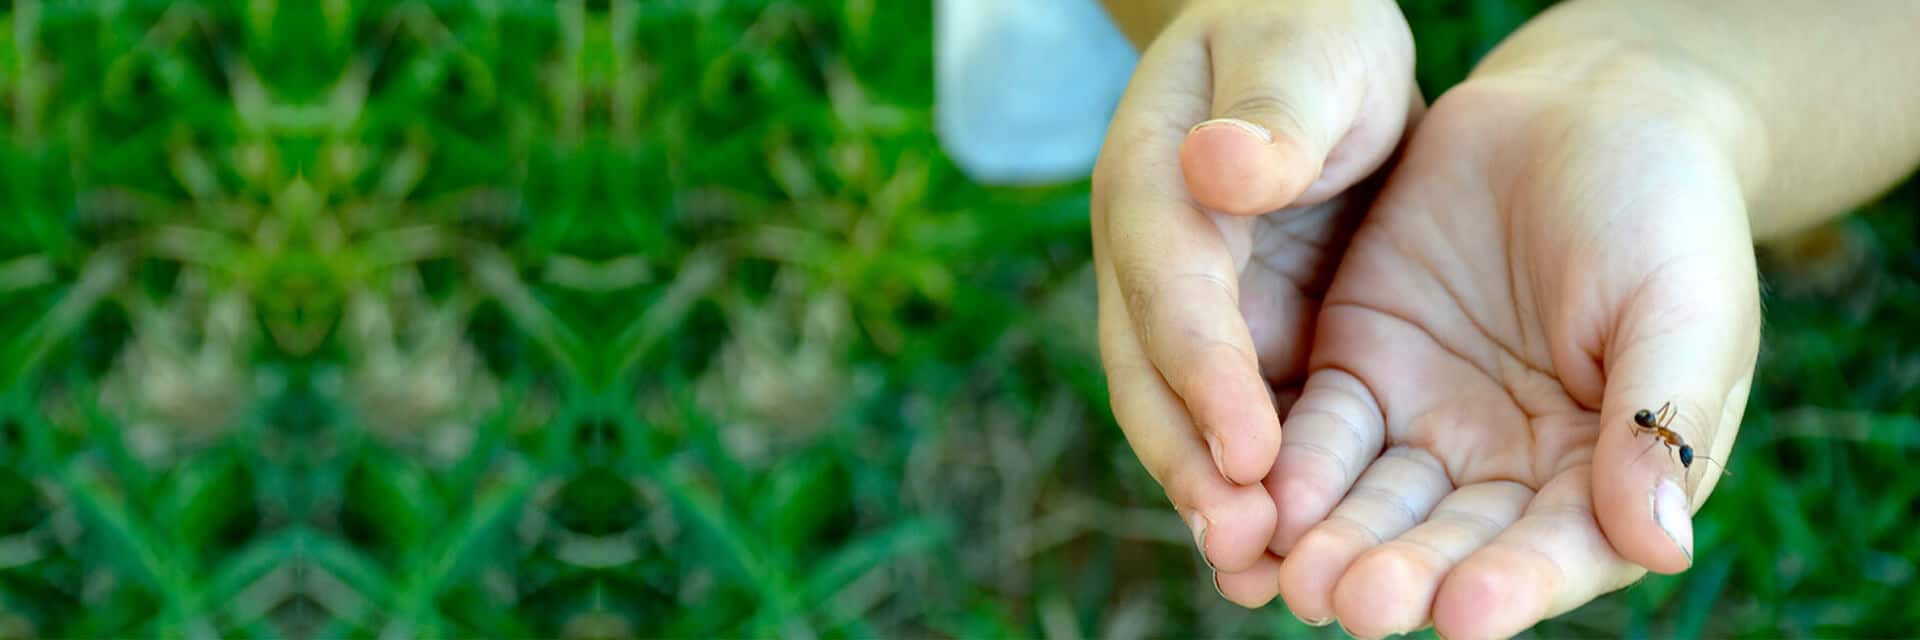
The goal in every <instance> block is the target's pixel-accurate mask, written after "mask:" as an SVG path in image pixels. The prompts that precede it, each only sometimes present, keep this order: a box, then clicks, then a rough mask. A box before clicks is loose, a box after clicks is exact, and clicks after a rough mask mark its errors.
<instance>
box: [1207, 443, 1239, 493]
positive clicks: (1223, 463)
mask: <svg viewBox="0 0 1920 640" xmlns="http://www.w3.org/2000/svg"><path fill="white" fill-rule="evenodd" d="M1206 440H1207V451H1209V452H1211V453H1213V468H1215V469H1219V470H1220V477H1222V478H1226V479H1227V482H1233V476H1229V475H1227V459H1226V458H1225V457H1222V456H1221V455H1220V438H1219V436H1215V435H1213V434H1211V433H1209V434H1207V438H1206Z"/></svg>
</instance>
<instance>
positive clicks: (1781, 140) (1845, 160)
mask: <svg viewBox="0 0 1920 640" xmlns="http://www.w3.org/2000/svg"><path fill="white" fill-rule="evenodd" d="M1622 60H1627V61H1629V62H1625V63H1622V62H1621V61H1622ZM1622 68H1626V69H1648V68H1652V70H1651V71H1650V72H1648V73H1645V74H1640V73H1638V72H1637V71H1635V72H1629V73H1625V74H1623V73H1621V72H1620V70H1621V69H1622ZM1498 75H1538V76H1552V75H1558V76H1563V77H1568V78H1574V79H1578V80H1581V81H1592V82H1596V83H1603V84H1604V83H1614V84H1619V85H1622V86H1625V87H1628V89H1627V90H1642V89H1645V88H1647V87H1656V88H1655V89H1653V90H1652V91H1653V92H1655V93H1657V94H1658V97H1660V98H1668V97H1671V98H1673V100H1672V101H1673V102H1677V103H1681V104H1676V105H1673V106H1674V107H1676V108H1682V109H1703V110H1710V112H1703V113H1699V114H1695V115H1697V116H1698V117H1699V119H1700V120H1701V121H1703V122H1709V123H1711V124H1710V126H1712V127H1715V128H1717V129H1719V131H1717V132H1716V133H1717V135H1718V136H1719V137H1720V138H1721V142H1722V143H1723V144H1724V149H1725V151H1726V153H1727V154H1728V157H1729V161H1730V163H1731V164H1732V165H1733V166H1734V168H1735V170H1736V171H1737V172H1738V173H1739V175H1740V178H1741V182H1742V188H1743V190H1744V191H1745V193H1746V196H1747V202H1748V209H1749V211H1750V213H1751V216H1752V226H1753V230H1754V235H1755V237H1756V238H1759V239H1764V238H1767V237H1769V236H1776V235H1780V234H1783V233H1788V232H1792V231H1794V230H1797V229H1801V228H1805V227H1807V226H1811V225H1813V224H1816V223H1818V222H1820V221H1821V220H1824V219H1826V218H1828V217H1831V216H1832V215H1835V214H1836V213H1838V212H1841V211H1844V210H1846V209H1848V208H1850V207H1852V206H1854V205H1857V204H1859V203H1860V202H1862V201H1864V200H1866V199H1867V198H1870V197H1872V196H1874V195H1875V194H1877V193H1879V192H1881V191H1883V190H1885V189H1886V188H1888V187H1889V186H1891V185H1893V184H1894V183H1896V182H1898V181H1899V180H1900V178H1901V177H1903V176H1905V175H1906V174H1908V173H1909V172H1911V171H1912V170H1913V169H1914V167H1915V165H1916V164H1920V3H1916V2H1913V1H1912V0H1849V1H1848V2H1831V1H1828V0H1776V1H1771V2H1768V1H1761V0H1746V1H1726V0H1574V1H1573V2H1569V3H1566V4H1563V5H1560V6H1559V7H1557V8H1555V9H1554V10H1552V11H1549V12H1547V13H1545V14H1542V15H1541V16H1540V17H1539V18H1537V19H1535V20H1534V21H1533V22H1531V23H1529V24H1528V25H1526V26H1525V27H1523V28H1521V29H1520V31H1519V32H1517V33H1515V34H1514V35H1513V36H1512V37H1511V38H1509V39H1508V40H1507V41H1506V42H1505V43H1502V44H1501V46H1500V47H1499V48H1498V49H1497V50H1495V51H1494V52H1493V53H1491V54H1489V55H1488V57H1487V59H1486V60H1485V61H1484V62H1483V63H1482V64H1481V65H1480V68H1478V69H1476V70H1475V72H1474V76H1475V77H1476V78H1478V77H1483V76H1498ZM1625 75H1632V76H1635V77H1632V78H1623V77H1621V76H1625ZM1656 76H1657V77H1656ZM1663 85H1664V86H1663ZM1694 97H1701V98H1702V99H1699V100H1693V99H1691V98H1694Z"/></svg>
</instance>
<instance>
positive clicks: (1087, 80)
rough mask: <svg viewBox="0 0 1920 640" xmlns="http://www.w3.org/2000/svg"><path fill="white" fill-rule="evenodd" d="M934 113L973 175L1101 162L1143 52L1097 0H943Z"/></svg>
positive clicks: (1072, 172)
mask: <svg viewBox="0 0 1920 640" xmlns="http://www.w3.org/2000/svg"><path fill="white" fill-rule="evenodd" d="M933 22H934V40H933V42H934V54H933V55H934V78H935V84H934V95H935V104H934V119H935V126H936V127H937V130H938V133H939V136H940V142H941V146H942V147H944V148H945V149H946V151H947V155H948V156H950V157H952V158H953V161H954V163H955V164H958V165H959V166H960V169H961V170H962V171H965V172H966V173H967V174H968V175H969V176H971V177H972V178H973V179H975V180H978V181H981V182H987V183H998V184H1016V183H1026V184H1031V183H1043V182H1055V181H1061V180H1071V179H1077V178H1080V177H1082V176H1085V175H1086V174H1087V172H1088V171H1089V170H1091V169H1092V168H1093V161H1094V158H1095V156H1097V155H1098V154H1099V153H1100V141H1101V139H1102V138H1104V137H1105V136H1106V131H1107V120H1108V118H1110V117H1112V115H1113V107H1114V105H1115V104H1118V103H1119V101H1120V93H1121V92H1122V91H1123V90H1125V89H1126V86H1127V78H1128V77H1129V76H1130V75H1131V74H1132V73H1133V65H1134V62H1135V61H1136V60H1137V59H1138V57H1139V56H1138V54H1136V53H1135V52H1134V50H1133V45H1132V44H1131V43H1129V42H1127V39H1126V36H1124V35H1122V34H1121V33H1120V30H1119V29H1118V28H1117V27H1115V26H1114V24H1113V20H1112V18H1110V17H1108V16H1107V12H1106V10H1105V9H1103V8H1101V6H1100V3H1099V2H1098V1H1097V0H936V3H935V7H934V20H933Z"/></svg>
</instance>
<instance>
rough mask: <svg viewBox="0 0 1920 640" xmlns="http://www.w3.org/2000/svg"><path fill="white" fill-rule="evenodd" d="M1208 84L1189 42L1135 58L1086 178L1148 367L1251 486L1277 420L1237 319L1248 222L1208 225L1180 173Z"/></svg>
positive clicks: (1263, 467) (1232, 473)
mask: <svg viewBox="0 0 1920 640" xmlns="http://www.w3.org/2000/svg"><path fill="white" fill-rule="evenodd" d="M1208 84H1209V82H1208V80H1207V52H1206V49H1205V48H1204V47H1203V46H1201V44H1200V43H1199V42H1198V41H1197V40H1194V39H1182V38H1162V39H1161V40H1160V41H1159V42H1157V43H1156V44H1155V45H1154V47H1153V48H1151V49H1149V50H1148V51H1147V52H1146V54H1145V55H1143V56H1142V57H1141V60H1140V66H1139V67H1138V68H1137V70H1136V71H1135V73H1134V79H1133V82H1132V83H1131V84H1130V85H1129V86H1128V88H1127V93H1126V95H1125V96H1124V97H1123V98H1122V99H1121V103H1120V106H1119V108H1118V109H1117V110H1116V112H1115V114H1114V117H1113V123H1112V125H1111V126H1110V127H1109V131H1108V136H1107V140H1108V144H1107V146H1106V147H1105V148H1103V149H1102V150H1101V157H1100V162H1099V166H1098V167H1097V168H1096V169H1095V172H1094V191H1095V199H1094V203H1093V205H1094V218H1095V219H1094V221H1093V224H1094V233H1096V234H1103V238H1104V240H1105V242H1104V244H1105V245H1106V247H1105V248H1106V249H1107V253H1108V254H1109V258H1108V260H1109V261H1110V264H1111V265H1112V268H1113V270H1114V276H1115V278H1116V280H1117V287H1118V289H1119V293H1120V296H1121V298H1122V299H1123V300H1124V301H1125V303H1126V308H1127V312H1128V316H1129V317H1130V318H1131V320H1132V323H1133V325H1134V327H1135V328H1136V333H1137V335H1138V337H1139V339H1140V342H1141V344H1142V346H1143V347H1144V348H1145V350H1146V353H1147V356H1148V359H1149V360H1150V361H1151V362H1152V364H1153V367H1154V369H1155V370H1157V371H1158V372H1159V373H1160V374H1161V376H1162V377H1163V378H1164V379H1165V380H1166V382H1167V385H1168V386H1169V387H1171V388H1172V389H1173V390H1174V392H1175V394H1177V395H1178V396H1179V397H1180V399H1181V401H1182V403H1183V404H1184V405H1185V408H1186V410H1187V413H1188V414H1189V415H1190V416H1191V418H1192V420H1193V423H1194V427H1195V428H1196V429H1197V430H1198V431H1199V432H1200V433H1201V436H1202V438H1203V439H1204V440H1205V442H1206V444H1207V448H1208V449H1209V450H1210V452H1211V454H1212V456H1213V459H1214V464H1215V466H1216V467H1217V468H1218V469H1219V470H1220V473H1221V475H1222V476H1224V477H1225V478H1227V479H1228V480H1229V481H1231V482H1234V483H1237V484H1248V483H1253V482H1258V481H1259V480H1260V479H1261V478H1263V477H1265V476H1266V474H1267V471H1268V470H1269V469H1270V468H1271V466H1272V464H1273V459H1274V455H1275V453H1276V451H1277V450H1278V448H1279V445H1280V420H1279V416H1278V415H1277V413H1276V412H1275V410H1274V407H1273V402H1272V398H1271V396H1270V395H1269V394H1268V390H1267V386H1266V381H1265V380H1264V379H1263V378H1262V377H1261V376H1260V368H1259V360H1258V358H1257V357H1256V355H1255V351H1254V346H1253V337H1252V335H1251V334H1250V332H1249V331H1248V330H1247V325H1246V320H1245V319H1244V318H1243V316H1242V315H1241V312H1240V304H1239V295H1240V294H1239V264H1237V263H1238V262H1240V261H1243V260H1244V259H1245V256H1246V254H1247V249H1248V248H1247V246H1246V242H1247V241H1248V239H1249V238H1250V236H1251V234H1250V233H1249V231H1250V228H1249V227H1247V226H1245V225H1247V224H1250V220H1246V219H1224V220H1221V221H1220V222H1219V224H1216V220H1215V218H1214V217H1213V216H1211V215H1209V214H1208V213H1206V212H1204V211H1202V210H1201V209H1200V208H1199V207H1198V206H1197V205H1195V204H1194V202H1193V200H1192V198H1191V197H1190V196H1189V195H1188V192H1187V189H1186V184H1185V178H1183V177H1182V174H1181V170H1180V165H1179V159H1180V144H1181V141H1182V139H1183V138H1184V136H1185V135H1186V132H1187V128H1188V127H1190V126H1192V125H1193V124H1194V123H1196V122H1199V121H1201V120H1204V119H1205V118H1206V115H1207V113H1208V95H1209V92H1210V87H1209V86H1208ZM1221 225H1232V226H1228V227H1223V226H1221ZM1229 231H1232V232H1234V233H1227V232H1229ZM1229 239H1235V241H1236V242H1237V243H1238V244H1239V245H1240V246H1237V247H1234V246H1229Z"/></svg>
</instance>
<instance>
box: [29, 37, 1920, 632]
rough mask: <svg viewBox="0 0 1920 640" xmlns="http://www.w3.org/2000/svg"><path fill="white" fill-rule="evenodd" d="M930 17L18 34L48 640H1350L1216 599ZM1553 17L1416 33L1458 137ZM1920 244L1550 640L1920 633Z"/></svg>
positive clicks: (1781, 294)
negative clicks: (1501, 42) (1619, 584)
mask: <svg viewBox="0 0 1920 640" xmlns="http://www.w3.org/2000/svg"><path fill="white" fill-rule="evenodd" d="M926 4H927V3H922V2H900V3H893V2H879V1H877V0H850V1H847V2H828V1H826V0H818V1H808V2H787V1H771V0H758V1H752V0H741V1H719V0H649V1H646V2H638V1H634V0H615V1H611V2H608V1H597V2H580V1H572V2H558V3H551V4H549V3H546V2H526V1H515V0H476V1H473V2H425V3H422V2H385V1H364V2H363V1H358V0H316V1H313V2H273V1H271V0H251V1H238V0H236V1H229V2H183V3H166V2H157V1H150V0H121V1H114V2H79V1H57V2H56V1H49V2H38V1H32V0H16V1H15V2H13V3H11V5H10V6H9V7H7V8H5V9H0V12H3V13H0V27H3V28H0V39H4V46H0V98H3V99H4V107H0V109H4V113H5V117H6V125H5V128H4V130H0V135H3V136H4V141H3V142H0V180H3V181H0V207H4V212H5V213H4V223H0V309H3V310H4V311H0V637H105V636H115V637H155V636H168V637H176V636H185V637H215V636H221V637H244V636H272V637H279V636H303V637H304V636H321V637H339V636H354V637H374V636H378V637H381V638H399V637H409V636H442V637H447V636H453V637H477V636H489V637H508V636H511V637H526V636H539V637H578V638H587V637H662V636H685V637H723V636H724V637H741V636H752V637H768V636H781V637H816V636H819V637H848V636H852V637H871V636H889V637H897V636H914V637H919V636H968V637H1028V636H1042V635H1044V636H1049V637H1058V638H1094V637H1101V638H1138V637H1151V636H1207V637H1221V636H1242V635H1273V636H1281V637H1294V636H1325V635H1328V634H1331V633H1337V632H1336V631H1332V630H1328V629H1310V628H1307V627H1304V626H1302V625H1300V624H1298V623H1296V622H1294V620H1293V619H1292V618H1291V617H1290V616H1288V615H1287V614H1286V613H1284V612H1283V611H1282V610H1281V608H1280V606H1278V605H1274V606H1271V607H1268V608H1267V609H1265V610H1262V611H1254V612H1247V611H1242V610H1239V609H1237V608H1234V607H1232V606H1231V605H1228V604H1227V603H1225V602H1224V601H1222V600H1220V599H1219V598H1218V597H1217V596H1215V595H1214V594H1213V590H1212V587H1211V584H1210V582H1209V581H1208V580H1207V578H1206V574H1205V568H1204V567H1203V566H1202V565H1201V564H1200V563H1199V561H1198V558H1197V556H1196V555H1194V554H1193V552H1192V551H1191V544H1190V542H1189V540H1188V536H1187V534H1186V532H1185V531H1184V529H1182V528H1181V526H1180V524H1179V522H1178V521H1177V520H1176V518H1175V516H1174V515H1173V514H1172V513H1171V511H1169V510H1168V509H1167V508H1165V502H1164V499H1162V498H1161V497H1160V494H1159V492H1158V489H1157V488H1156V487H1155V486H1154V485H1153V484H1152V483H1151V482H1150V481H1149V480H1148V479H1147V477H1146V476H1145V474H1144V473H1143V472H1142V470H1141V469H1140V468H1139V465H1138V463H1137V462H1135V461H1134V460H1133V458H1132V456H1131V454H1130V453H1129V452H1128V450H1127V449H1126V446H1125V443H1124V441H1123V440H1122V439H1121V438H1120V437H1119V434H1118V432H1117V430H1116V429H1115V428H1114V427H1113V425H1112V423H1111V418H1110V416H1109V415H1108V413H1107V410H1106V398H1105V395H1104V394H1105V391H1104V385H1103V382H1102V379H1101V376H1100V370H1099V368H1098V364H1097V361H1096V357H1095V348H1094V343H1093V340H1094V331H1093V308H1092V304H1093V301H1092V287H1091V284H1090V281H1089V280H1088V277H1087V262H1088V246H1087V240H1086V229H1085V227H1086V207H1087V185H1086V184H1085V183H1084V182H1082V183H1078V184H1067V185H1059V186H1055V187H1047V188H1021V189H1009V188H988V187H983V186H979V185H976V184H972V183H970V182H969V181H968V180H966V179H965V178H964V177H962V176H961V175H960V174H959V173H958V172H957V171H956V170H955V168H954V167H953V165H952V164H951V163H950V162H949V161H948V160H947V159H946V158H944V157H943V156H942V154H941V153H940V151H939V150H938V149H939V147H938V145H937V144H936V140H935V139H934V138H933V133H932V118H931V110H932V107H931V103H932V97H933V96H932V89H931V86H932V82H931V78H930V73H931V69H932V64H931V58H932V52H931V43H930V33H931V30H930V27H929V22H930V20H931V9H930V7H928V6H926ZM1539 4H1542V3H1540V2H1532V1H1517V0H1516V1H1503V0H1473V1H1454V2H1442V3H1411V4H1409V6H1408V11H1409V14H1410V15H1409V19H1410V21H1411V22H1412V24H1413V25H1414V29H1415V31H1416V36H1417V39H1418V46H1419V48H1420V51H1421V59H1420V67H1419V78H1420V81H1421V83H1422V85H1423V86H1424V88H1425V90H1426V92H1427V94H1428V95H1429V96H1433V95H1437V93H1438V92H1439V91H1441V90H1444V88H1445V87H1447V86H1448V85H1450V84H1451V83H1453V82H1455V81H1457V80H1458V79H1459V78H1460V77H1461V76H1463V75H1464V73H1465V72H1466V70H1467V69H1468V68H1469V66H1470V64H1471V63H1472V61H1473V59H1474V58H1475V57H1476V56H1477V55H1479V54H1480V53H1482V52H1484V51H1485V49H1486V48H1488V47H1489V46H1490V45H1491V44H1492V43H1494V42H1496V41H1497V40H1498V38H1499V37H1501V36H1502V35H1504V34H1505V33H1506V32H1508V31H1510V30H1511V29H1512V28H1514V27H1515V26H1517V25H1518V24H1519V23H1521V22H1522V21H1524V20H1525V19H1526V18H1527V17H1528V16H1529V15H1530V14H1531V13H1532V12H1534V11H1535V10H1537V9H1538V5H1539ZM1917 209H1920V189H1916V188H1914V187H1913V186H1912V185H1908V186H1907V187H1904V188H1903V189H1902V190H1901V191H1898V192H1896V193H1895V194H1893V195H1891V196H1889V197H1887V198H1885V199H1884V200H1882V201H1880V202H1878V203H1876V204H1874V205H1871V206H1869V207H1867V210H1866V211H1864V212H1863V213H1862V214H1861V215H1858V216H1855V217H1852V218H1849V219H1848V220H1846V221H1845V222H1844V223H1843V224H1842V225H1840V226H1838V227H1836V228H1835V229H1832V230H1830V231H1829V232H1828V233H1826V234H1824V235H1822V236H1819V237H1818V238H1816V239H1815V240H1812V241H1809V242H1807V243H1803V244H1802V245H1800V246H1798V247H1795V248H1793V249H1791V250H1788V251H1784V252H1782V254H1781V255H1782V256H1783V257H1784V259H1786V263H1788V264H1791V265H1795V266H1792V267H1789V268H1786V269H1781V268H1775V269H1771V270H1769V272H1768V279H1769V286H1768V289H1767V298H1766V303H1767V313H1768V322H1769V325H1768V327H1767V336H1766V343H1765V348H1764V349H1763V354H1762V363H1761V373H1760V376H1759V379H1758V381H1757V382H1756V384H1755V389H1754V393H1753V396H1752V406H1751V407H1750V409H1749V411H1748V414H1747V415H1748V419H1747V423H1746V426H1745V427H1744V430H1743V433H1742V438H1741V440H1740V444H1739V448H1738V449H1737V451H1736V453H1735V455H1734V459H1733V461H1732V464H1733V466H1734V467H1735V468H1736V469H1737V470H1738V471H1737V473H1738V475H1737V476H1736V477H1735V478H1732V479H1730V480H1729V481H1726V482H1723V483H1722V484H1721V485H1720V490H1719V492H1718V494H1717V495H1715V496H1714V499H1713V501H1712V502H1711V503H1710V504H1709V505H1708V506H1707V508H1706V510H1705V512H1704V515H1703V516H1702V520H1701V522H1700V524H1699V526H1698V536H1699V548H1700V556H1699V561H1698V564H1697V565H1696V566H1695V567H1694V569H1693V570H1691V571H1689V572H1688V573H1686V574H1684V575H1681V576H1676V577H1654V578H1650V579H1648V580H1646V581H1644V582H1642V583H1640V584H1639V585H1636V586H1634V587H1632V588H1630V589H1627V590H1625V591H1623V592H1620V593H1617V594H1614V595H1612V596H1609V597H1606V598H1603V599H1601V600H1599V601H1597V602H1595V603H1593V604H1592V605H1589V606H1587V607H1585V608H1583V609H1581V610H1579V611H1577V612H1575V613H1574V614H1571V615H1569V616H1566V617H1564V618H1561V619H1559V620H1555V621H1551V622H1548V623H1546V624H1543V625H1542V626H1541V627H1539V628H1538V629H1536V630H1535V633H1538V634H1540V635H1543V636H1557V637H1566V636H1594V635H1605V636H1617V635H1634V636H1642V635H1655V636H1665V635H1668V634H1673V635H1681V636H1692V635H1702V634H1704V635H1711V636H1732V635H1739V636H1792V637H1813V636H1819V637H1835V636H1876V637H1890V636H1910V635H1912V634H1913V633H1914V631H1913V630H1914V628H1915V624H1916V623H1917V622H1920V609H1916V608H1915V607H1913V606H1912V595H1911V594H1912V592H1913V590H1914V588H1915V575H1914V574H1915V561H1916V558H1920V538H1916V537H1915V536H1913V535H1912V531H1913V528H1914V526H1915V524H1916V510H1917V509H1916V507H1917V506H1920V474H1915V473H1912V472H1910V471H1909V467H1908V465H1907V462H1908V460H1909V459H1910V458H1911V457H1912V455H1913V452H1914V450H1915V447H1916V440H1917V439H1920V431H1917V430H1916V426H1920V425H1916V424H1915V423H1916V420H1915V418H1914V417H1913V416H1914V414H1915V413H1916V410H1920V331H1917V330H1916V329H1915V327H1920V247H1916V246H1915V242H1916V213H1917ZM1836 255H1837V256H1840V257H1839V258H1834V257H1833V256H1836ZM1796 256H1799V257H1798V258H1796ZM1806 256H1813V258H1811V259H1809V258H1806ZM1772 263H1773V262H1772V261H1770V264H1772ZM1808 264H1812V265H1814V266H1813V267H1808V266H1806V265H1808Z"/></svg>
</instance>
